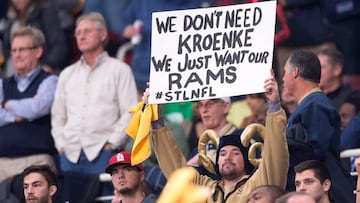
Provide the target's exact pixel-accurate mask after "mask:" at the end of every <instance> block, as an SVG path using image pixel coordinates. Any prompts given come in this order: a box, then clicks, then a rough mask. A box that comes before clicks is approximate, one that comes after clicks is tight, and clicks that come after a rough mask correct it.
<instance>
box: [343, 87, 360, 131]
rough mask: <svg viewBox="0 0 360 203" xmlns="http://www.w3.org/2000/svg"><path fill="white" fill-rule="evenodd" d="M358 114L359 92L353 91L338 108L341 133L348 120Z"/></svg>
mask: <svg viewBox="0 0 360 203" xmlns="http://www.w3.org/2000/svg"><path fill="white" fill-rule="evenodd" d="M359 112H360V91H354V92H353V93H352V94H351V95H350V96H348V97H347V98H346V99H345V101H344V103H342V104H341V106H340V108H339V114H340V117H341V130H342V131H343V130H344V129H345V127H346V125H347V124H348V123H349V121H350V119H351V118H353V117H354V116H355V115H356V114H358V113H359Z"/></svg>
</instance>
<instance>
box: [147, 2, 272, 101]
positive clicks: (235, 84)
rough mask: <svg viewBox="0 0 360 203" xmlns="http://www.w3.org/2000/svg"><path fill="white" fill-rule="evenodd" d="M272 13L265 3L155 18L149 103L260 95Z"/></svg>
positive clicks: (267, 66) (269, 54) (268, 65)
mask: <svg viewBox="0 0 360 203" xmlns="http://www.w3.org/2000/svg"><path fill="white" fill-rule="evenodd" d="M275 10H276V1H267V2H260V3H252V4H241V5H235V6H225V7H214V8H206V9H191V10H181V11H169V12H156V13H153V16H152V39H151V40H152V42H151V69H150V84H151V85H150V93H151V94H150V103H168V102H177V101H191V100H199V99H208V98H217V97H225V96H234V95H242V94H249V93H256V92H263V91H264V89H263V84H264V80H265V78H266V77H267V76H269V74H270V69H271V64H272V57H273V41H274V31H275Z"/></svg>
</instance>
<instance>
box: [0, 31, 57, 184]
mask: <svg viewBox="0 0 360 203" xmlns="http://www.w3.org/2000/svg"><path fill="white" fill-rule="evenodd" d="M44 47H45V37H44V34H43V33H42V32H41V31H40V30H39V29H37V28H33V27H22V28H20V29H19V30H17V31H15V32H14V33H13V34H12V36H11V57H12V60H13V62H14V65H15V68H16V73H15V74H14V75H13V76H11V77H8V78H5V79H2V80H1V79H0V102H1V107H0V181H2V180H4V179H6V178H8V177H11V176H13V175H16V174H19V173H21V172H22V171H23V170H24V168H26V167H27V166H29V165H33V164H48V165H50V166H51V167H52V168H53V169H55V164H54V161H53V156H52V155H53V154H55V153H56V150H55V147H54V141H53V139H52V137H51V131H50V124H51V123H50V109H51V105H52V102H53V99H54V94H55V89H56V83H57V76H55V75H51V74H49V73H47V72H45V71H44V70H43V68H42V64H41V63H40V59H41V57H42V55H43V52H44Z"/></svg>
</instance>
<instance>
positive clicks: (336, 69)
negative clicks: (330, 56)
mask: <svg viewBox="0 0 360 203" xmlns="http://www.w3.org/2000/svg"><path fill="white" fill-rule="evenodd" d="M333 71H334V74H335V75H336V76H338V77H339V76H341V73H342V71H343V69H342V67H341V65H340V64H335V65H334V69H333Z"/></svg>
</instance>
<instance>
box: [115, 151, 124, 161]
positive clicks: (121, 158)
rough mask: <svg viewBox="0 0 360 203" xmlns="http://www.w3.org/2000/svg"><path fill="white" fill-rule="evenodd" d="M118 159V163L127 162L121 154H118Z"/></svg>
mask: <svg viewBox="0 0 360 203" xmlns="http://www.w3.org/2000/svg"><path fill="white" fill-rule="evenodd" d="M116 159H117V161H124V160H125V158H124V155H123V154H120V153H119V154H117V156H116Z"/></svg>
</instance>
